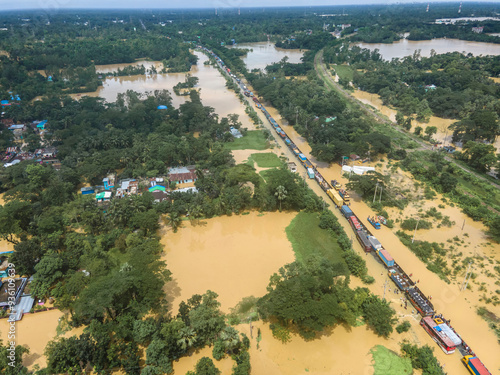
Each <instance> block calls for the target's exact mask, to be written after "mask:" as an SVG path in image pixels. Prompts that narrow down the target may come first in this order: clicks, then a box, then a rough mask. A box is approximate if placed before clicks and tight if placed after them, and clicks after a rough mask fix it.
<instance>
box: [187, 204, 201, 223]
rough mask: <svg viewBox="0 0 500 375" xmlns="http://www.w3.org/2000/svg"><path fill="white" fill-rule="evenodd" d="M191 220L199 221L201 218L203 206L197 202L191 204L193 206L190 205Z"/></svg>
mask: <svg viewBox="0 0 500 375" xmlns="http://www.w3.org/2000/svg"><path fill="white" fill-rule="evenodd" d="M188 212H189V220H190V221H191V223H198V222H199V220H198V219H199V218H200V216H201V207H200V206H199V205H197V204H193V205H191V207H189V210H188Z"/></svg>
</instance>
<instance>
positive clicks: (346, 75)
mask: <svg viewBox="0 0 500 375" xmlns="http://www.w3.org/2000/svg"><path fill="white" fill-rule="evenodd" d="M332 68H333V69H334V70H335V73H337V75H338V76H339V78H340V79H342V80H346V81H349V82H351V81H352V77H353V71H352V68H351V67H350V66H347V65H332Z"/></svg>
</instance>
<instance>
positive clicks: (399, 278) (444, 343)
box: [199, 46, 491, 375]
mask: <svg viewBox="0 0 500 375" xmlns="http://www.w3.org/2000/svg"><path fill="white" fill-rule="evenodd" d="M199 48H200V49H202V50H204V51H205V52H206V53H208V54H209V55H210V56H212V57H213V58H214V59H215V61H216V62H217V64H219V67H220V68H221V69H222V70H223V71H225V72H226V73H227V74H228V75H229V76H230V77H232V78H233V79H234V80H235V81H236V82H237V83H238V84H239V86H240V87H241V89H242V90H243V93H244V95H245V96H247V97H251V98H252V100H253V102H254V103H255V106H256V107H257V108H258V109H260V110H261V111H262V113H263V114H264V116H265V117H266V119H267V120H268V121H269V123H270V124H271V126H272V127H273V128H274V130H275V131H276V133H277V134H278V135H279V137H280V138H281V139H282V140H283V141H284V142H285V144H286V145H287V147H288V148H289V149H290V150H291V151H292V152H293V154H294V155H295V156H296V157H297V159H298V160H299V162H300V164H302V166H303V167H304V168H305V169H306V172H307V175H308V177H309V178H311V179H315V180H316V182H317V183H318V185H319V186H320V187H321V189H322V190H323V191H325V192H326V194H327V195H328V197H329V198H330V199H331V200H332V202H333V203H334V204H335V206H336V207H337V208H338V209H339V210H340V212H341V213H342V216H344V217H345V219H346V220H347V221H348V222H349V224H350V226H351V228H352V230H353V231H354V233H355V235H356V239H357V240H358V242H359V244H360V245H361V247H362V248H363V250H364V251H365V252H369V253H373V254H375V255H376V257H377V259H378V260H379V261H380V262H381V263H382V264H383V265H384V267H385V268H386V269H387V272H388V276H389V277H390V279H391V280H392V281H393V282H394V284H396V286H397V287H398V288H399V289H400V290H401V291H402V292H403V293H404V294H405V296H406V298H407V300H408V301H410V303H411V304H412V305H413V307H414V308H415V309H416V311H418V313H419V314H420V315H421V316H422V318H421V320H420V325H421V326H422V327H423V328H424V329H425V331H426V332H427V333H428V334H429V335H430V336H431V338H432V339H433V340H434V341H435V342H436V343H437V344H438V345H439V347H440V348H441V349H442V350H443V352H445V353H446V354H452V353H454V352H455V350H456V349H458V350H459V352H460V353H461V354H462V356H463V357H462V363H463V364H464V365H465V367H466V368H467V369H468V370H469V371H470V372H471V373H472V374H475V375H491V373H490V372H489V371H488V369H487V368H486V367H485V366H484V364H483V363H482V362H481V361H480V360H479V358H478V357H477V356H476V355H475V353H474V352H473V351H472V349H470V347H469V346H468V345H467V344H466V343H465V342H464V341H463V340H462V338H461V337H460V335H459V334H458V333H457V332H456V331H455V329H454V328H453V327H452V326H451V325H450V324H449V320H446V319H445V318H444V317H443V316H442V314H437V313H436V311H435V309H434V306H433V305H432V303H431V301H430V299H429V298H428V297H427V296H426V295H425V294H424V293H423V292H422V291H421V290H420V289H419V288H418V286H417V285H416V283H415V282H414V281H413V280H412V279H411V276H412V274H410V275H408V274H407V273H406V272H405V271H404V270H403V269H402V268H401V267H400V266H399V265H398V263H397V262H396V261H395V260H394V258H393V257H392V256H391V254H390V253H389V251H387V250H386V249H384V247H383V246H382V244H381V243H380V241H379V240H378V239H377V238H376V237H375V236H374V235H373V234H372V233H371V232H370V230H369V229H368V227H367V226H366V225H364V224H363V223H362V221H361V220H360V219H359V218H358V217H357V216H356V214H355V213H354V212H353V211H352V210H351V208H350V204H351V202H350V197H349V193H348V192H347V190H346V189H343V188H342V187H341V186H340V184H339V183H337V181H335V180H333V181H331V185H330V184H329V183H328V182H327V180H326V179H325V178H324V177H323V176H322V175H321V173H320V172H319V171H318V170H317V169H316V167H315V166H314V165H313V164H312V163H311V162H310V161H309V159H308V158H307V157H306V156H305V155H304V153H302V152H301V151H300V149H299V148H298V147H297V145H295V143H294V142H293V141H292V140H291V139H290V138H289V137H288V135H287V134H286V132H285V131H284V130H283V129H282V128H281V126H280V125H279V124H278V122H277V121H276V120H275V119H274V118H273V117H272V116H271V115H270V114H269V112H268V111H267V110H266V108H265V107H264V105H263V104H262V103H261V102H260V101H259V100H258V98H256V97H255V96H254V94H253V93H252V92H251V91H249V90H248V88H247V87H246V86H245V85H244V84H243V83H242V82H241V80H240V79H239V78H237V77H236V76H235V75H234V73H231V70H230V69H229V68H228V67H227V66H226V65H225V64H224V62H223V61H222V60H221V59H220V58H219V57H218V56H217V55H216V54H215V53H214V52H213V51H211V50H209V49H207V48H205V47H202V46H199ZM384 220H385V219H384V218H380V217H379V218H377V217H368V218H367V221H369V222H370V223H371V225H372V226H373V227H374V228H375V229H380V222H383V221H384ZM417 282H418V280H417Z"/></svg>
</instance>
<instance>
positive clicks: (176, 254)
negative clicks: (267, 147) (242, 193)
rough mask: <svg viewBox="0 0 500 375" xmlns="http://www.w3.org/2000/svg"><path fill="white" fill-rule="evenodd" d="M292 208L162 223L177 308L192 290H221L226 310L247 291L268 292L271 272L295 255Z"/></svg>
mask: <svg viewBox="0 0 500 375" xmlns="http://www.w3.org/2000/svg"><path fill="white" fill-rule="evenodd" d="M294 216H295V214H294V213H283V214H279V213H265V214H259V213H257V212H251V213H250V214H248V215H233V216H221V217H217V218H213V219H208V220H205V222H202V223H200V224H199V225H195V226H192V225H191V224H190V223H189V222H187V221H185V222H184V228H181V229H179V231H178V232H177V233H173V232H171V231H169V230H168V229H167V228H164V229H163V233H162V240H161V242H162V244H163V245H164V249H165V250H164V251H165V261H166V262H167V268H168V269H169V270H170V271H172V274H173V275H172V278H173V280H172V281H171V282H169V283H168V284H167V285H166V292H167V295H168V298H169V302H170V303H171V304H172V305H171V306H172V308H173V310H174V312H176V311H177V308H178V305H179V303H180V302H181V301H185V300H187V299H188V298H190V297H191V296H192V295H193V294H203V293H205V291H206V290H208V289H209V290H212V291H214V292H216V293H217V294H219V298H218V300H219V302H220V303H221V305H222V306H221V308H222V311H224V312H226V313H227V312H229V310H230V308H232V307H234V306H236V304H237V303H238V302H239V301H240V300H241V299H242V298H243V297H248V296H255V297H260V296H263V295H264V294H266V287H267V284H268V283H269V277H270V276H271V275H272V274H273V273H274V272H277V270H278V269H279V268H280V267H281V266H283V265H285V264H287V263H291V262H293V261H294V254H293V251H292V247H291V244H290V243H289V242H288V240H287V238H286V235H285V228H286V227H287V226H288V224H290V221H291V220H292V219H293V217H294Z"/></svg>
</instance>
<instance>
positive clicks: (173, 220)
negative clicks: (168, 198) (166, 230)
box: [166, 212, 182, 233]
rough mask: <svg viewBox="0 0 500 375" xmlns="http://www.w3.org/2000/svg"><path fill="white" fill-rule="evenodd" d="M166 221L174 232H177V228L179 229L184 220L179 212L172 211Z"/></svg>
mask: <svg viewBox="0 0 500 375" xmlns="http://www.w3.org/2000/svg"><path fill="white" fill-rule="evenodd" d="M166 223H167V224H169V225H170V226H171V227H172V229H173V231H174V233H176V232H177V229H179V227H180V226H181V224H182V220H181V218H180V217H179V214H178V213H177V212H171V213H170V214H169V215H168V216H167V218H166Z"/></svg>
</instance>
